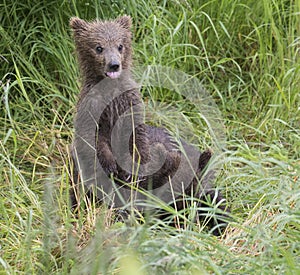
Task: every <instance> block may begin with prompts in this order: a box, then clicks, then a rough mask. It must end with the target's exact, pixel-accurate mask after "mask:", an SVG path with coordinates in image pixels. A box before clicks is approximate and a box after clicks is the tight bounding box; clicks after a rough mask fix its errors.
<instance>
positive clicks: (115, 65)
mask: <svg viewBox="0 0 300 275" xmlns="http://www.w3.org/2000/svg"><path fill="white" fill-rule="evenodd" d="M119 68H120V63H119V62H117V61H112V62H110V63H109V70H110V71H111V72H117V71H118V70H119Z"/></svg>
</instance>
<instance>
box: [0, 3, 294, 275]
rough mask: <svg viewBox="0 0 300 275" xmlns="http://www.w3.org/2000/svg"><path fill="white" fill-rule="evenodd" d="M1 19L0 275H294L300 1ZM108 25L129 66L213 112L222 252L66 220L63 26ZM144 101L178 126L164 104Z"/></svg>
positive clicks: (212, 243) (32, 7)
mask: <svg viewBox="0 0 300 275" xmlns="http://www.w3.org/2000/svg"><path fill="white" fill-rule="evenodd" d="M0 10H1V12H0V22H1V23H0V37H1V39H0V63H1V67H0V78H1V84H0V89H1V101H0V107H1V109H0V112H1V116H0V133H1V135H0V138H1V140H0V170H1V174H0V177H1V178H0V271H1V274H2V273H3V274H39V273H45V274H68V273H71V274H97V273H98V274H99V273H100V274H148V273H154V274H298V273H299V272H300V265H299V263H300V245H299V244H300V237H299V236H300V234H299V233H300V232H299V231H300V223H299V221H300V205H299V202H300V191H299V190H300V188H299V187H300V185H299V166H300V162H299V152H300V138H299V137H300V127H299V119H300V109H299V99H300V98H299V83H300V82H299V81H300V74H299V68H300V65H299V64H300V63H299V49H300V40H299V34H300V19H299V15H300V3H299V1H297V0H293V1H286V0H263V1H254V0H248V1H242V0H235V1H234V0H233V1H226V0H221V1H220V0H215V1H213V0H212V1H202V2H201V3H200V4H199V3H198V2H197V1H176V0H174V1H152V2H148V1H142V0H141V1H61V2H57V1H21V2H20V1H6V0H4V1H3V2H2V3H0ZM120 14H129V15H131V16H132V17H133V31H134V53H135V55H134V56H135V60H134V63H135V65H136V66H139V65H140V64H142V65H158V64H159V65H163V66H169V67H173V68H175V69H179V70H181V71H183V72H185V73H188V74H190V75H194V76H196V77H198V78H199V79H200V80H201V81H202V83H203V85H204V87H205V88H206V89H207V90H208V91H209V93H211V94H212V96H213V98H214V100H215V101H216V103H217V105H218V107H219V109H220V110H221V112H222V115H223V118H224V121H225V124H226V134H227V146H226V150H225V151H224V152H223V155H224V157H219V158H218V159H217V161H219V162H221V165H222V172H221V174H220V175H219V177H218V179H217V182H216V185H217V186H218V187H219V188H221V190H222V192H223V193H225V196H226V198H227V200H228V204H229V205H230V206H231V208H232V217H233V222H231V223H230V225H229V226H228V228H227V230H226V232H225V233H224V234H223V235H222V236H221V237H220V238H216V237H213V236H212V235H211V234H208V232H207V231H206V230H205V229H204V228H203V224H201V223H199V224H192V223H190V224H188V226H187V227H186V229H185V230H178V229H175V228H169V227H168V226H167V225H165V224H164V223H162V222H161V221H152V222H151V223H150V224H148V222H146V223H144V224H143V223H142V224H139V223H138V222H137V221H136V219H135V218H131V219H130V220H129V221H128V222H126V223H121V222H114V219H113V213H112V212H111V210H110V209H106V208H105V206H102V207H98V206H96V205H94V204H91V205H89V207H87V210H82V211H81V212H80V213H79V214H78V216H76V217H75V216H74V214H73V213H72V212H71V211H70V210H69V207H68V189H69V181H70V177H71V175H70V171H69V169H68V167H69V162H70V159H69V154H68V145H69V144H70V143H71V140H72V133H73V124H72V121H73V116H74V113H75V108H74V106H75V103H76V98H77V95H78V92H79V87H80V78H79V73H78V66H77V61H76V58H75V55H74V45H73V42H72V39H71V33H70V30H69V26H68V20H69V18H70V17H71V16H74V15H77V16H80V17H82V18H85V19H93V18H95V17H98V18H101V19H107V18H115V17H117V16H118V15H120ZM149 92H150V96H151V97H152V98H153V100H154V101H162V102H163V103H166V104H169V103H172V104H174V106H176V104H177V106H178V109H179V110H180V111H181V110H182V111H181V112H182V114H181V115H183V116H187V115H186V113H184V107H185V105H184V104H185V103H184V102H183V101H178V102H176V101H175V99H176V98H174V96H173V94H172V91H167V94H166V91H164V90H155V89H154V90H153V91H152V90H149V91H144V96H145V98H147V97H149ZM189 115H190V116H191V117H192V116H193V114H192V113H190V114H189ZM194 127H195V132H197V131H198V133H199V136H198V140H199V144H201V140H202V139H203V137H202V135H201V132H199V129H197V125H194ZM150 220H151V218H150ZM146 221H147V217H146Z"/></svg>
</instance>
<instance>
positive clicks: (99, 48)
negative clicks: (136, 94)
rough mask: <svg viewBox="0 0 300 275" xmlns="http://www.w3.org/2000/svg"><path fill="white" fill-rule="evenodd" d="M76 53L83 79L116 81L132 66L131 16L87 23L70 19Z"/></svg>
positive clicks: (74, 18)
mask: <svg viewBox="0 0 300 275" xmlns="http://www.w3.org/2000/svg"><path fill="white" fill-rule="evenodd" d="M70 26H71V28H72V29H73V34H74V40H75V45H76V51H77V54H78V59H79V64H80V68H81V71H82V74H83V77H84V78H85V79H86V80H89V81H91V80H95V81H99V80H101V79H103V78H105V77H109V78H113V79H114V78H118V77H119V76H120V75H121V73H122V70H124V69H130V65H131V51H132V50H131V31H130V28H131V17H130V16H121V17H119V18H117V19H116V20H112V21H99V20H96V21H92V22H87V21H85V20H82V19H80V18H78V17H72V18H71V20H70Z"/></svg>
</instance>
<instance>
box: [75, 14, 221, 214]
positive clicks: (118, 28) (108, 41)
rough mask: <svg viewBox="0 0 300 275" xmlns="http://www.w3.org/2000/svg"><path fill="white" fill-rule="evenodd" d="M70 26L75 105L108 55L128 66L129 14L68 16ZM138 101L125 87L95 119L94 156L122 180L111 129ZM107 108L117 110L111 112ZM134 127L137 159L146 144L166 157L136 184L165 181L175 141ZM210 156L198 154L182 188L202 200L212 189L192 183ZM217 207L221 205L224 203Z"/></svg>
mask: <svg viewBox="0 0 300 275" xmlns="http://www.w3.org/2000/svg"><path fill="white" fill-rule="evenodd" d="M70 26H71V28H72V29H73V34H74V40H75V44H76V51H77V54H78V60H79V65H80V70H81V74H82V89H81V92H80V96H79V101H78V104H77V108H78V107H80V104H81V101H82V100H83V98H84V97H85V96H86V95H87V94H88V93H89V91H90V90H91V89H92V87H93V86H95V85H96V84H97V83H98V82H100V81H101V80H102V79H104V78H105V77H106V75H105V73H106V71H107V70H108V68H107V64H109V62H110V61H111V60H112V59H116V60H119V61H120V70H121V71H122V70H130V68H131V63H132V49H131V31H130V27H131V18H130V17H129V16H122V17H119V18H117V19H116V20H113V21H99V20H96V21H92V22H86V21H84V20H82V19H79V18H77V17H74V18H71V20H70ZM120 45H122V46H123V47H122V50H121V51H120V50H119V46H120ZM99 46H100V47H101V48H102V49H103V51H102V53H101V54H99V53H97V51H96V48H97V47H99ZM140 102H141V98H140V94H139V92H138V91H136V90H133V91H127V92H125V93H123V94H122V95H121V96H120V97H119V98H116V99H114V100H113V102H112V103H111V105H110V106H108V107H107V108H106V109H105V111H104V112H103V114H102V115H101V117H100V120H99V136H98V143H97V157H98V159H99V161H100V163H101V165H102V167H103V168H104V170H105V172H106V173H107V174H108V175H109V174H110V173H113V175H114V176H115V177H119V178H120V179H121V180H125V179H126V178H127V177H128V175H127V173H126V172H124V171H123V170H122V169H121V168H120V167H119V166H118V164H117V162H116V161H115V158H114V156H113V153H112V148H111V144H110V137H111V136H110V135H111V130H112V127H113V125H114V123H115V122H116V121H117V119H118V115H120V114H122V113H123V112H124V111H126V110H127V109H128V107H129V106H130V105H138V104H139V103H140ZM112 107H113V108H112ZM111 110H118V111H117V112H116V113H114V112H112V111H111ZM135 131H136V136H137V138H136V140H135V142H136V146H137V148H138V151H139V155H140V156H141V163H147V161H148V160H149V149H150V148H151V149H152V150H156V151H157V153H156V154H154V155H155V156H157V158H158V159H159V158H160V157H161V156H162V157H165V158H166V161H165V163H164V165H163V166H162V168H161V169H160V170H159V171H158V172H157V173H155V174H154V175H152V176H151V177H148V178H146V179H144V186H143V182H141V184H140V186H141V187H145V188H146V187H147V184H148V181H149V179H150V180H151V182H152V183H153V186H154V187H155V186H156V187H157V186H159V185H161V184H165V183H166V182H167V181H168V180H169V178H172V176H173V175H174V174H175V173H176V170H177V168H178V166H179V163H180V159H181V157H182V156H181V152H180V151H179V150H178V146H177V144H176V143H174V141H173V140H172V138H171V136H170V135H169V134H168V132H167V131H166V130H165V129H163V128H157V127H152V126H148V125H145V124H142V125H140V126H139V127H137V128H136V129H135ZM94 134H95V133H91V135H94ZM131 150H132V149H131ZM210 158H211V152H209V151H206V152H204V153H203V154H202V155H201V157H200V159H199V167H198V171H196V175H197V177H196V178H195V179H194V180H193V182H192V183H191V185H190V188H189V189H190V190H186V191H187V193H191V192H192V189H193V190H198V191H197V192H196V193H194V194H190V195H193V196H196V197H199V198H203V199H204V200H205V195H206V194H210V195H211V196H214V191H213V190H214V189H212V188H211V187H210V185H209V184H207V185H206V186H205V187H204V189H206V190H205V192H204V193H203V190H202V189H203V188H202V189H201V191H199V188H196V187H197V186H198V185H199V181H198V178H200V177H201V175H202V174H203V172H204V170H205V168H206V166H207V164H208V162H209V160H210ZM75 172H76V171H75ZM76 174H78V172H76ZM221 200H223V198H222V196H221V195H218V197H217V201H218V202H219V201H221ZM176 205H177V209H178V210H180V209H182V208H183V207H184V206H183V203H182V200H180V199H179V200H178V203H176ZM220 208H221V209H224V205H222V206H221V207H220Z"/></svg>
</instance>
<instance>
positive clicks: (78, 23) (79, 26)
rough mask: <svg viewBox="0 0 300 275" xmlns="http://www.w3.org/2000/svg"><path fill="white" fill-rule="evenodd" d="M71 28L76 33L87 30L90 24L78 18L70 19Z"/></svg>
mask: <svg viewBox="0 0 300 275" xmlns="http://www.w3.org/2000/svg"><path fill="white" fill-rule="evenodd" d="M70 26H71V28H72V29H73V30H74V31H75V30H87V28H88V23H87V22H86V21H84V20H82V19H80V18H78V17H72V18H71V19H70Z"/></svg>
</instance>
